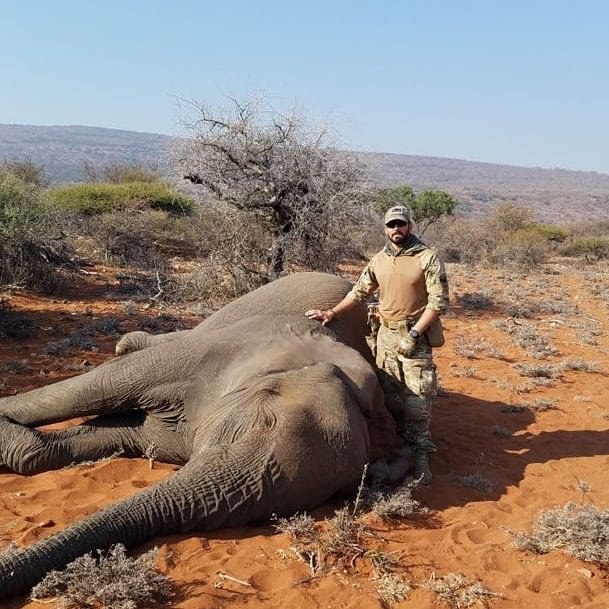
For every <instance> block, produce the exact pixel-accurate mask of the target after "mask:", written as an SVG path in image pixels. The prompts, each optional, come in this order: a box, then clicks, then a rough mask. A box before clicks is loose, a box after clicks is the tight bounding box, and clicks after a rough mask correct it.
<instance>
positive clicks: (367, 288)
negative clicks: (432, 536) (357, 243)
mask: <svg viewBox="0 0 609 609" xmlns="http://www.w3.org/2000/svg"><path fill="white" fill-rule="evenodd" d="M385 235H386V237H387V239H388V242H387V244H386V245H385V247H384V248H383V249H382V250H381V251H380V252H378V253H377V254H376V255H375V256H374V257H373V258H372V260H370V262H369V263H368V265H367V266H366V268H365V269H364V270H363V272H362V274H361V275H360V277H359V279H358V280H357V282H356V283H355V285H354V286H353V288H352V289H351V291H350V292H349V293H348V294H347V295H346V296H345V297H344V298H343V299H342V300H341V301H340V302H339V303H338V304H337V305H335V306H334V307H332V308H331V309H328V310H325V311H322V310H320V309H310V310H309V311H307V312H306V313H305V315H306V316H307V317H308V318H309V319H317V320H319V321H321V322H322V323H323V325H326V324H328V323H330V322H331V321H332V320H333V319H335V318H336V317H339V316H340V315H341V314H342V313H344V312H345V311H347V310H348V309H350V308H351V307H353V306H354V305H355V304H356V303H360V302H365V301H366V300H368V299H369V298H370V297H371V296H372V295H373V294H374V292H375V291H376V290H377V289H378V291H379V303H378V321H379V328H378V335H377V336H376V364H377V367H378V368H379V371H380V374H379V377H380V381H381V384H382V386H383V390H384V392H385V403H386V405H387V408H388V409H389V411H390V412H391V414H392V415H393V417H394V418H395V420H396V422H397V428H398V433H399V434H400V435H401V436H402V438H403V439H404V441H405V443H406V444H407V445H408V446H409V447H411V448H412V449H414V455H415V476H416V477H417V478H421V480H422V482H423V483H424V484H430V483H431V478H432V474H431V468H430V464H429V453H431V452H433V451H435V450H436V446H435V445H434V443H433V442H432V439H431V429H430V423H431V398H432V397H433V396H435V395H436V368H435V365H434V363H433V360H432V347H433V346H440V345H441V344H442V342H443V338H442V333H441V326H440V325H439V324H440V322H439V318H440V314H441V313H442V312H443V311H445V310H446V307H447V305H448V281H447V278H446V272H445V270H444V265H443V264H442V262H441V261H440V259H439V258H438V256H437V254H436V253H435V252H434V251H433V250H431V249H430V248H428V247H427V246H426V245H425V244H424V243H423V242H421V241H420V240H419V239H418V238H417V237H416V236H415V235H413V234H412V214H411V211H410V209H408V208H407V207H403V206H397V207H392V208H391V209H389V211H387V213H386V214H385ZM373 347H374V345H373ZM373 351H374V349H373Z"/></svg>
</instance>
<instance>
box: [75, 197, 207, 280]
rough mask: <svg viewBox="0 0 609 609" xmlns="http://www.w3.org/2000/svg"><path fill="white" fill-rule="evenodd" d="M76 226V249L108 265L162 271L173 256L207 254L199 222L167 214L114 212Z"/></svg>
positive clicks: (149, 210)
mask: <svg viewBox="0 0 609 609" xmlns="http://www.w3.org/2000/svg"><path fill="white" fill-rule="evenodd" d="M74 222H75V226H74V227H73V228H72V230H71V232H72V234H73V242H74V245H75V246H76V247H79V248H80V249H81V251H85V252H86V254H87V255H88V256H89V257H90V258H91V259H93V260H96V261H98V262H102V263H106V264H107V263H113V264H119V265H128V266H132V267H135V268H137V269H143V270H150V269H159V268H165V267H166V266H167V261H168V259H169V258H171V257H172V256H182V257H195V256H197V255H200V254H201V252H202V251H203V252H204V253H205V251H206V250H205V245H204V242H203V241H202V240H201V235H202V233H203V230H202V229H201V227H200V226H199V225H198V223H197V222H196V220H194V219H193V218H188V217H181V216H173V215H171V214H169V213H167V212H164V211H159V210H151V209H144V210H140V211H138V212H133V211H115V212H110V213H105V214H100V215H99V216H96V217H95V218H86V217H85V218H81V219H78V220H75V221H74ZM74 232H76V234H74Z"/></svg>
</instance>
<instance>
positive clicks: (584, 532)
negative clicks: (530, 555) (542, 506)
mask: <svg viewBox="0 0 609 609" xmlns="http://www.w3.org/2000/svg"><path fill="white" fill-rule="evenodd" d="M514 544H515V546H516V547H517V548H518V549H519V550H528V551H531V552H536V553H538V554H545V553H547V552H550V551H552V550H564V551H565V552H567V553H568V554H571V555H572V556H575V558H579V559H580V560H585V561H588V562H599V563H603V564H609V510H599V509H598V508H596V507H594V506H593V505H582V506H579V507H578V506H577V505H576V504H575V503H572V502H571V503H567V504H565V505H564V506H562V507H557V508H553V509H550V510H547V511H545V512H542V513H541V514H540V515H539V516H538V517H537V520H536V521H535V523H534V525H533V532H532V533H530V534H527V533H518V534H517V535H516V537H515V540H514Z"/></svg>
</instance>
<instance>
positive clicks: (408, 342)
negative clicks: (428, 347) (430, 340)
mask: <svg viewBox="0 0 609 609" xmlns="http://www.w3.org/2000/svg"><path fill="white" fill-rule="evenodd" d="M418 342H419V341H418V340H417V339H416V338H414V337H413V336H410V334H406V335H405V336H402V337H400V342H399V343H398V347H397V352H398V354H399V355H401V356H402V357H412V354H413V353H414V352H415V349H416V348H417V344H418Z"/></svg>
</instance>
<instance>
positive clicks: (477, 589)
mask: <svg viewBox="0 0 609 609" xmlns="http://www.w3.org/2000/svg"><path fill="white" fill-rule="evenodd" d="M425 587H426V588H427V589H428V590H432V591H433V592H435V593H436V594H437V595H438V596H439V597H440V598H441V599H442V600H443V601H445V602H446V603H448V604H449V605H450V607H454V608H455V609H461V608H462V607H471V606H472V605H474V604H482V605H483V606H485V605H486V602H487V601H488V600H489V599H490V598H491V597H494V596H500V595H499V594H497V593H495V592H491V591H490V590H487V589H486V588H485V587H484V586H483V585H482V584H481V583H480V582H473V583H472V582H471V581H469V579H468V578H467V577H465V575H459V574H456V573H448V574H447V575H443V576H442V577H432V578H431V579H430V580H429V581H428V582H426V584H425Z"/></svg>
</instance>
